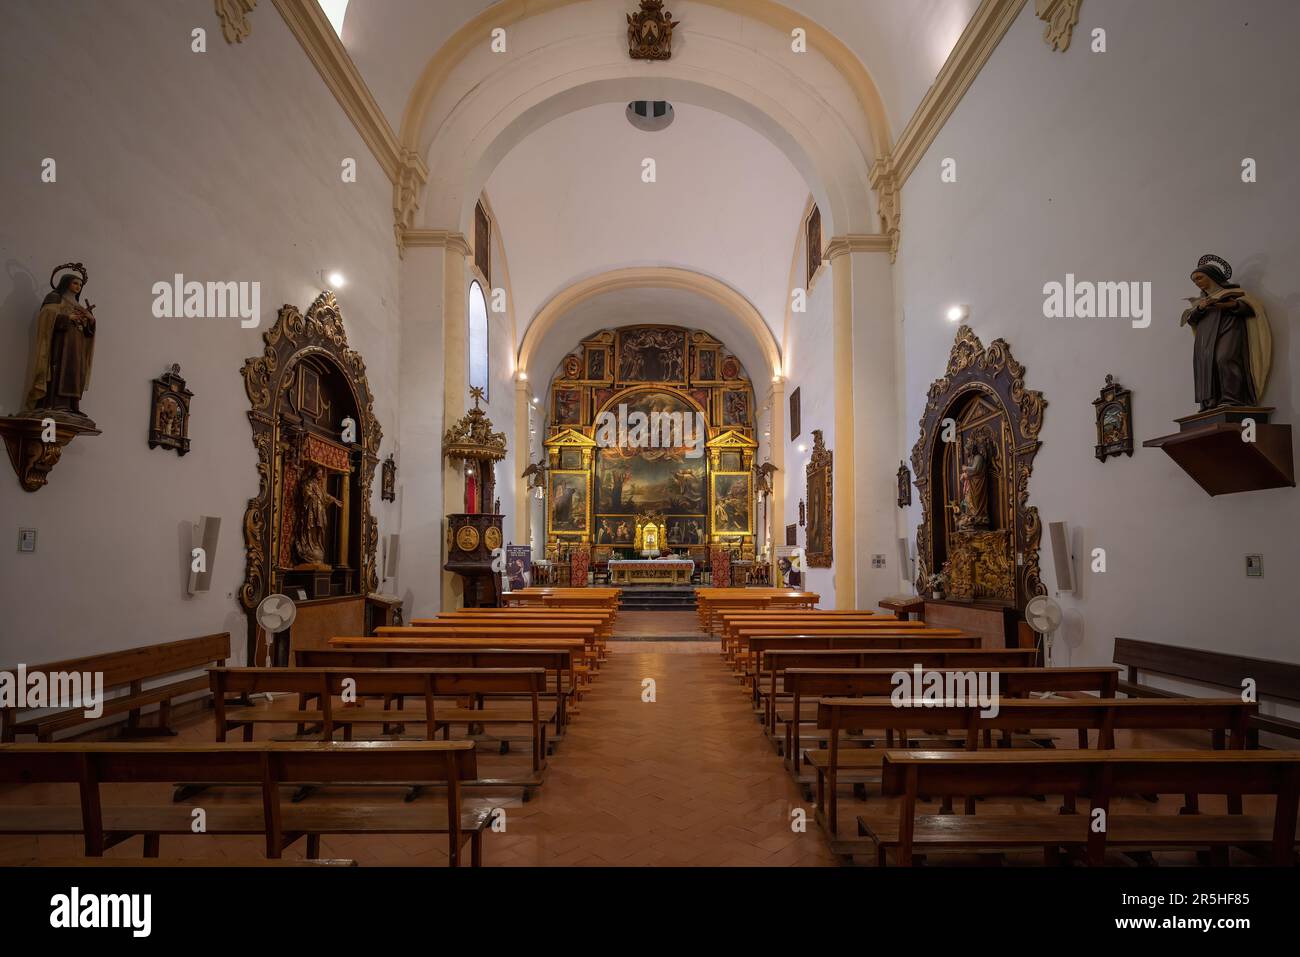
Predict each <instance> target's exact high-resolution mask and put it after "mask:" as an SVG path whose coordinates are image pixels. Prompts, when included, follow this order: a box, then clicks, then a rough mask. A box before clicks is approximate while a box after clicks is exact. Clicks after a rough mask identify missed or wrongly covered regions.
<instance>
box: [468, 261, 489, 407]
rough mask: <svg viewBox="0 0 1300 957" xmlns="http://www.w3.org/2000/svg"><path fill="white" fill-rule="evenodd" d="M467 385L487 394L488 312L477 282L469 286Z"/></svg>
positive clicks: (481, 289) (485, 300) (480, 287)
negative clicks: (476, 387)
mask: <svg viewBox="0 0 1300 957" xmlns="http://www.w3.org/2000/svg"><path fill="white" fill-rule="evenodd" d="M469 384H470V386H471V387H473V386H478V387H479V388H480V389H482V390H483V395H484V396H485V397H486V396H487V394H488V310H487V299H486V298H484V296H483V287H482V286H480V285H479V284H478V280H475V281H474V282H472V283H470V286H469Z"/></svg>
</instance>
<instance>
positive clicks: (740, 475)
mask: <svg viewBox="0 0 1300 957" xmlns="http://www.w3.org/2000/svg"><path fill="white" fill-rule="evenodd" d="M708 475H709V521H710V526H711V527H712V523H713V515H714V514H715V513H714V509H715V508H717V494H716V490H717V487H718V480H719V479H744V480H745V506H746V507H745V518H746V522H745V529H744V531H732V532H722V531H719V530H718V529H717V528H716V527H713V541H714V542H715V543H718V542H722V541H724V540H726V539H730V538H739V539H744V538H748V537H750V536H752V535H753V534H754V473H753V472H713V471H710V472H709V473H708Z"/></svg>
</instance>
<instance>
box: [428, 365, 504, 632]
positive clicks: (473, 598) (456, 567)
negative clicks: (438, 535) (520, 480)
mask: <svg viewBox="0 0 1300 957" xmlns="http://www.w3.org/2000/svg"><path fill="white" fill-rule="evenodd" d="M469 394H470V397H471V398H472V399H473V400H474V408H472V409H470V410H469V411H468V412H466V413H465V415H464V416H462V417H461V419H460V420H459V421H458V422H456V424H455V425H453V426H452V427H451V428H450V429H448V430H447V433H446V434H445V435H444V436H443V440H442V454H443V457H444V458H447V459H450V460H452V461H453V462H459V463H461V465H462V467H463V468H464V470H465V511H464V512H461V513H458V514H454V515H448V516H447V562H446V564H444V565H443V569H444V570H446V571H449V572H454V573H455V574H457V575H460V576H461V577H462V578H463V579H464V580H465V591H464V595H465V607H466V608H495V607H497V606H499V605H500V604H501V574H500V572H501V570H503V569H504V568H505V558H504V556H505V552H504V551H503V546H504V544H505V539H504V537H503V535H502V533H501V523H502V518H501V516H500V515H498V514H496V513H495V512H488V511H485V510H484V509H483V508H482V506H483V505H484V504H486V503H490V502H494V501H495V495H496V473H495V466H496V463H497V462H499V461H501V460H502V459H503V458H505V455H506V436H505V433H504V432H493V431H492V420H491V419H489V418H488V416H487V413H486V412H484V411H483V410H482V409H481V408H479V402H480V401H482V399H483V390H482V389H480V388H478V387H475V388H473V389H470V390H469ZM498 558H499V559H500V561H499V562H498V561H497V559H498Z"/></svg>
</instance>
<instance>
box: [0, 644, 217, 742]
mask: <svg viewBox="0 0 1300 957" xmlns="http://www.w3.org/2000/svg"><path fill="white" fill-rule="evenodd" d="M229 657H230V634H229V632H222V633H221V634H216V635H203V636H201V637H199V638H186V639H184V640H181V641H169V642H165V643H163V644H159V645H142V646H141V647H139V648H128V649H126V650H125V651H112V652H108V653H106V654H101V655H89V656H87V657H84V658H69V659H66V660H64V661H55V662H51V663H49V664H44V665H29V666H27V669H26V670H27V674H28V675H33V674H36V673H43V674H46V675H49V674H57V673H62V674H70V673H77V674H82V675H84V674H87V673H89V674H92V675H93V674H100V673H102V674H103V676H104V688H103V691H104V697H105V700H104V715H103V716H108V715H119V714H122V713H123V712H126V716H127V719H126V729H125V733H126V735H127V736H128V737H136V736H144V735H172V734H175V732H174V731H173V730H172V729H171V711H172V702H173V701H175V700H176V699H177V698H179V697H181V696H182V695H186V694H191V693H193V692H196V691H204V690H206V689H207V687H208V679H207V676H206V675H197V676H193V677H189V678H178V679H175V680H172V681H168V682H167V683H166V684H163V685H160V686H158V687H153V688H147V689H146V688H145V687H144V684H145V682H147V681H156V680H158V679H160V678H170V677H173V676H175V675H179V674H184V673H186V672H190V671H201V670H203V669H204V668H207V667H208V666H209V665H213V664H217V665H221V664H225V662H226V659H227V658H229ZM6 670H8V671H9V672H10V673H11V674H14V673H16V672H17V669H16V668H9V669H6ZM87 690H89V689H87ZM123 690H125V692H126V693H125V694H123V695H120V696H118V697H114V698H109V697H108V695H109V694H111V693H113V692H115V691H123ZM153 704H156V705H158V724H157V725H156V726H155V727H151V728H146V727H142V726H141V724H140V711H141V709H142V708H144V707H146V706H148V705H153ZM24 714H25V712H24ZM101 717H102V716H101ZM98 720H100V718H87V717H86V716H85V708H83V707H72V708H66V709H62V710H58V711H54V712H51V713H48V714H41V715H38V716H34V717H25V716H24V715H23V714H19V713H18V709H16V708H0V741H14V740H15V739H16V737H17V736H18V735H29V734H30V735H34V736H35V737H36V739H37V740H38V741H51V740H53V738H54V735H55V734H57V733H58V732H60V731H66V730H68V729H71V728H75V727H77V726H79V725H82V724H85V723H87V722H89V721H98Z"/></svg>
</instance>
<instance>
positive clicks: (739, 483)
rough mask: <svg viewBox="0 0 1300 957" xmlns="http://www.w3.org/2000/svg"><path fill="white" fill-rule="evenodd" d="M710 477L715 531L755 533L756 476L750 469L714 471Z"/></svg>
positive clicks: (729, 533)
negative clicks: (754, 493)
mask: <svg viewBox="0 0 1300 957" xmlns="http://www.w3.org/2000/svg"><path fill="white" fill-rule="evenodd" d="M709 479H710V487H709V508H710V511H711V514H712V517H713V534H714V535H752V534H753V531H754V523H753V515H752V509H753V504H754V495H753V491H752V486H751V482H752V480H753V476H752V475H751V474H750V473H749V472H714V473H712V474H711V475H710V476H709Z"/></svg>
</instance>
